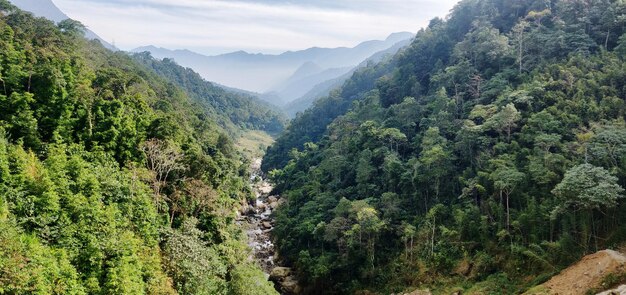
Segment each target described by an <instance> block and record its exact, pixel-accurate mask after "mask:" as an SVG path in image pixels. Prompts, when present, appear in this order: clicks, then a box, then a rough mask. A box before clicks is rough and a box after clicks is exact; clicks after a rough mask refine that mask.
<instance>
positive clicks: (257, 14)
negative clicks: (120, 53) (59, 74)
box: [53, 0, 458, 54]
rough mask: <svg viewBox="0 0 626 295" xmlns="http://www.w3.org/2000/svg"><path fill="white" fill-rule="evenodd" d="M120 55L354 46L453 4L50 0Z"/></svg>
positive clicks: (434, 0) (417, 0)
mask: <svg viewBox="0 0 626 295" xmlns="http://www.w3.org/2000/svg"><path fill="white" fill-rule="evenodd" d="M53 1H54V3H55V4H56V5H57V6H58V7H59V8H60V9H61V10H63V12H65V13H66V14H67V15H68V16H70V17H71V18H74V19H76V20H79V21H81V22H82V23H83V24H85V25H86V26H87V27H89V28H90V29H91V30H93V31H94V32H96V33H97V34H98V35H100V37H102V38H103V39H105V40H106V41H109V42H115V45H116V46H117V47H118V48H120V49H123V50H130V49H133V48H136V47H139V46H144V45H155V46H160V47H166V48H170V49H191V50H194V51H197V52H201V53H205V54H216V53H224V52H230V51H235V50H245V51H248V52H255V53H256V52H264V53H279V52H283V51H286V50H299V49H305V48H309V47H314V46H317V47H339V46H354V45H356V44H358V43H360V42H361V41H365V40H374V39H384V38H385V37H386V36H387V35H389V34H390V33H393V32H400V31H409V32H417V31H418V30H419V28H422V27H424V26H425V25H427V24H428V21H429V20H430V19H432V18H433V17H436V16H440V17H444V16H446V15H447V13H448V11H449V10H450V9H451V8H452V7H453V6H454V4H455V3H456V2H458V0H379V1H374V0H313V1H287V0H257V1H253V0H236V1H231V0H53Z"/></svg>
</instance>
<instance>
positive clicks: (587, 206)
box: [552, 164, 624, 210]
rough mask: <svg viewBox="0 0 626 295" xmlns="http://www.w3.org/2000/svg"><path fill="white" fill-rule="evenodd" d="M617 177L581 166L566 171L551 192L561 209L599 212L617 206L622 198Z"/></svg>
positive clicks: (591, 166)
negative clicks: (559, 202) (559, 203)
mask: <svg viewBox="0 0 626 295" xmlns="http://www.w3.org/2000/svg"><path fill="white" fill-rule="evenodd" d="M623 192H624V189H623V188H622V187H621V186H620V185H619V184H617V177H615V176H613V175H611V174H610V173H609V172H608V171H606V169H604V168H602V167H596V166H593V165H591V164H581V165H578V166H575V167H573V168H571V169H570V170H568V171H567V172H566V173H565V176H564V177H563V180H562V181H561V182H560V183H559V184H557V185H556V187H555V188H554V189H553V190H552V193H553V194H555V195H556V196H557V197H558V198H559V199H560V200H561V202H562V203H561V204H562V205H561V207H560V208H562V209H565V208H569V209H584V210H601V209H603V208H612V207H615V206H617V201H618V200H619V199H621V198H623V197H624V195H623Z"/></svg>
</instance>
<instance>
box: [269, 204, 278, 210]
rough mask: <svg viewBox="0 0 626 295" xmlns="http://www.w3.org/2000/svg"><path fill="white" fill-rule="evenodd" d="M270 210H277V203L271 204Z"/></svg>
mask: <svg viewBox="0 0 626 295" xmlns="http://www.w3.org/2000/svg"><path fill="white" fill-rule="evenodd" d="M270 208H272V210H273V209H276V208H278V202H271V203H270Z"/></svg>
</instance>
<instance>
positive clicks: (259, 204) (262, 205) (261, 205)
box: [256, 203, 267, 211]
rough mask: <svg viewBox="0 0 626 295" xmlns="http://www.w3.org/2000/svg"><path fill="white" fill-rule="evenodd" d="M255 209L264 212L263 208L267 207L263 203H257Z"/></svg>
mask: <svg viewBox="0 0 626 295" xmlns="http://www.w3.org/2000/svg"><path fill="white" fill-rule="evenodd" d="M256 207H257V208H258V209H259V210H261V211H265V208H267V206H266V205H265V204H264V203H257V204H256Z"/></svg>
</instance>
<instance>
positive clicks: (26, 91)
mask: <svg viewBox="0 0 626 295" xmlns="http://www.w3.org/2000/svg"><path fill="white" fill-rule="evenodd" d="M83 29H84V27H82V25H81V24H79V23H77V22H75V21H71V20H67V21H63V22H61V23H59V24H58V25H55V24H54V23H52V22H50V21H47V20H45V19H42V18H34V17H33V16H32V15H31V14H29V13H25V12H22V11H19V10H17V9H16V8H14V7H13V6H11V5H10V4H9V3H8V2H7V1H6V0H0V35H1V38H0V83H1V84H2V86H1V87H0V294H176V293H180V294H264V293H274V290H273V288H272V287H271V285H269V284H268V283H267V281H266V279H265V277H264V275H263V274H262V272H261V271H260V270H259V269H258V268H257V267H256V266H254V265H252V263H251V262H249V261H248V254H249V253H248V250H247V246H246V245H245V243H244V242H243V239H242V237H241V236H242V234H241V231H240V229H238V228H237V226H236V225H235V224H234V217H235V208H236V207H237V204H238V203H239V202H241V201H242V200H245V199H246V198H247V197H249V195H250V190H249V188H248V185H247V182H246V179H247V171H246V170H247V164H246V163H245V161H243V159H241V158H240V156H239V155H238V154H237V153H236V152H235V148H234V146H233V144H232V141H231V139H230V138H229V136H228V135H227V134H226V133H225V132H224V131H223V128H222V127H220V126H219V125H218V124H217V123H215V122H214V121H213V119H212V118H213V117H212V116H213V115H214V114H215V110H211V109H210V108H209V107H208V106H207V105H206V104H203V103H202V102H198V101H196V100H194V99H193V97H192V98H190V97H188V96H187V94H186V93H185V92H184V91H183V90H181V89H180V88H178V87H177V86H175V85H174V84H172V83H170V82H168V81H167V80H165V79H163V78H160V77H159V76H158V75H157V74H156V73H154V72H153V71H152V70H151V69H148V68H145V67H144V66H142V65H140V64H138V63H136V62H135V61H134V60H133V59H132V58H131V57H129V56H127V55H126V54H124V53H113V52H110V51H108V50H106V49H104V48H103V47H102V46H101V45H100V44H99V43H98V42H96V41H94V42H88V41H86V40H85V39H84V38H82V31H83ZM195 95H198V96H200V93H196V94H195ZM219 95H220V96H221V94H219ZM250 117H252V116H250ZM250 117H248V118H250ZM231 118H232V117H231ZM255 118H260V117H255ZM245 120H246V119H245V118H241V119H240V121H238V122H237V124H238V125H241V126H248V127H259V128H261V125H259V124H258V123H257V122H249V124H248V123H246V122H245ZM260 120H261V121H262V120H266V121H264V122H271V121H272V120H273V119H272V118H268V119H260Z"/></svg>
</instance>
